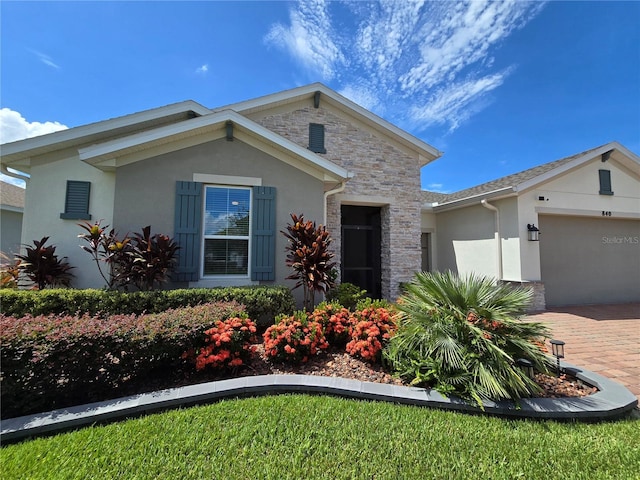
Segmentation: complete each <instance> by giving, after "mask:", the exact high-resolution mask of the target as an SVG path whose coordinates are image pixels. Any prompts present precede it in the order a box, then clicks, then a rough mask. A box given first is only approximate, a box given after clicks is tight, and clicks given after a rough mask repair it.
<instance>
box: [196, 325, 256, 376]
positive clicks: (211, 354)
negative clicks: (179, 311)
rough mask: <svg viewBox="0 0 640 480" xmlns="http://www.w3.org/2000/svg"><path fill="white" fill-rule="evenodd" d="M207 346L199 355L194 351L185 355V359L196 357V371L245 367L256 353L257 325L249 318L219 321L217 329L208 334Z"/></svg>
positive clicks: (211, 329)
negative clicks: (209, 368)
mask: <svg viewBox="0 0 640 480" xmlns="http://www.w3.org/2000/svg"><path fill="white" fill-rule="evenodd" d="M204 333H205V335H207V338H206V340H205V341H206V345H205V346H204V347H203V348H201V349H200V350H199V352H198V355H197V356H195V354H194V353H193V352H194V351H193V350H191V351H188V352H186V353H185V354H183V358H190V357H193V356H195V364H196V370H203V369H204V368H206V367H207V366H210V367H212V368H217V369H224V368H235V367H239V366H241V365H245V364H246V363H247V362H248V361H249V359H250V358H251V354H252V353H253V352H254V351H255V346H254V345H251V342H252V340H254V337H255V333H256V324H255V323H253V322H252V321H251V320H249V319H248V318H238V317H234V318H229V319H227V320H218V321H217V322H216V325H215V327H213V328H210V329H209V330H207V331H206V332H204Z"/></svg>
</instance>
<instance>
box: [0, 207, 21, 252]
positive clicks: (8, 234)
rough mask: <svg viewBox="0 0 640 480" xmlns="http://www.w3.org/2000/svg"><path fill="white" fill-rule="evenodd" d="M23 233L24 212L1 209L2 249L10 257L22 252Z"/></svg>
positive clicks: (0, 244)
mask: <svg viewBox="0 0 640 480" xmlns="http://www.w3.org/2000/svg"><path fill="white" fill-rule="evenodd" d="M21 234H22V212H19V211H14V210H5V209H4V208H3V209H2V210H1V211H0V251H1V252H2V253H5V254H7V255H9V256H10V257H11V256H13V255H14V254H16V253H19V252H20V244H21V243H22V241H21Z"/></svg>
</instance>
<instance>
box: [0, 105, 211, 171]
mask: <svg viewBox="0 0 640 480" xmlns="http://www.w3.org/2000/svg"><path fill="white" fill-rule="evenodd" d="M189 111H193V112H195V113H196V114H198V115H207V114H209V113H211V110H209V109H208V108H206V107H203V106H202V105H200V104H199V103H197V102H194V101H193V100H187V101H184V102H180V103H174V104H171V105H166V106H164V107H159V108H153V109H151V110H145V111H143V112H138V113H133V114H130V115H125V116H122V117H118V118H112V119H110V120H104V121H101V122H96V123H91V124H89V125H84V126H80V127H74V128H70V129H68V130H61V131H58V132H54V133H50V134H47V135H40V136H37V137H33V138H27V139H24V140H18V141H15V142H10V143H5V144H4V145H2V146H1V150H2V160H3V163H11V162H12V161H14V160H16V159H17V160H19V159H22V158H23V157H24V156H35V155H40V154H42V153H46V152H47V151H49V150H50V149H51V148H52V147H53V148H54V149H58V148H64V147H63V146H60V147H56V145H57V144H65V143H66V144H68V143H70V142H81V141H82V139H83V137H87V136H90V135H95V134H100V133H104V132H107V131H109V130H116V129H118V128H123V127H129V126H132V125H135V124H137V123H143V122H148V121H152V120H157V119H160V118H163V117H168V116H171V115H176V114H180V113H186V112H189ZM66 146H67V147H68V146H69V145H66ZM31 150H36V151H35V152H30V151H31Z"/></svg>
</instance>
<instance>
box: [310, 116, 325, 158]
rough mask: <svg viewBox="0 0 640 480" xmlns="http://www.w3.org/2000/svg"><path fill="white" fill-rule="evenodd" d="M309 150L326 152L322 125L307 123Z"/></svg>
mask: <svg viewBox="0 0 640 480" xmlns="http://www.w3.org/2000/svg"><path fill="white" fill-rule="evenodd" d="M309 150H311V151H312V152H314V153H327V150H326V149H325V148H324V125H320V124H319V123H310V124H309Z"/></svg>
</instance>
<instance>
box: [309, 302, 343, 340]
mask: <svg viewBox="0 0 640 480" xmlns="http://www.w3.org/2000/svg"><path fill="white" fill-rule="evenodd" d="M310 319H311V320H313V321H316V322H318V323H320V324H321V325H322V328H323V329H324V336H325V338H326V339H327V342H329V344H330V345H332V346H334V347H344V346H345V345H346V344H347V342H348V341H349V338H350V337H349V329H350V328H351V326H352V324H353V317H352V314H351V312H350V311H349V310H348V309H346V308H344V307H343V306H342V305H340V304H338V303H326V302H322V303H321V304H319V305H318V306H317V307H316V309H315V310H314V311H313V313H311V314H310Z"/></svg>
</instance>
